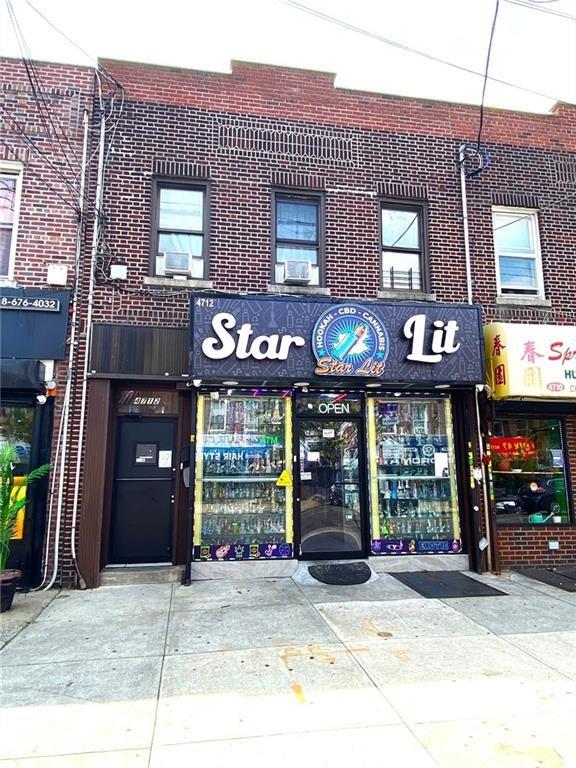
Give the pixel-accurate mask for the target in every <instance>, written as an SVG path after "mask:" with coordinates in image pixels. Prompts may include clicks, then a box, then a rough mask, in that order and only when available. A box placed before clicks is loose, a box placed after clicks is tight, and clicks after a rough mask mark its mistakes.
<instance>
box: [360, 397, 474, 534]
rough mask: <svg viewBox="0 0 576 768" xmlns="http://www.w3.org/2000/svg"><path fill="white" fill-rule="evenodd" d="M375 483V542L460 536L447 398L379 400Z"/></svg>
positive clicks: (374, 408) (373, 413) (375, 410)
mask: <svg viewBox="0 0 576 768" xmlns="http://www.w3.org/2000/svg"><path fill="white" fill-rule="evenodd" d="M371 409H372V411H371V417H372V418H373V420H374V421H373V424H374V427H373V430H374V438H375V445H372V446H371V450H372V451H373V457H372V466H373V470H374V472H375V475H376V477H375V478H374V480H373V482H372V484H371V492H372V496H373V498H372V506H373V525H374V527H375V528H376V527H377V528H378V530H377V531H375V536H374V539H376V540H380V539H382V540H386V539H393V540H409V541H411V542H412V543H413V544H417V543H418V542H419V541H424V540H426V541H434V540H440V539H446V540H449V541H454V540H459V538H460V528H459V521H458V498H457V488H456V477H455V468H454V447H453V439H452V425H451V417H450V401H449V400H448V399H447V398H442V399H440V398H438V399H436V398H434V399H432V398H430V399H421V400H420V399H406V400H401V401H398V400H396V401H390V400H381V399H379V398H374V400H373V401H372V404H371Z"/></svg>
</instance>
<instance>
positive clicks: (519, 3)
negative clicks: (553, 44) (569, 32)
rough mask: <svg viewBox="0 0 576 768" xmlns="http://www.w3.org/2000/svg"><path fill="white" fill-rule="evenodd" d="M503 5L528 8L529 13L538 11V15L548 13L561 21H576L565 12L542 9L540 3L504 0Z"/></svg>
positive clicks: (523, 0)
mask: <svg viewBox="0 0 576 768" xmlns="http://www.w3.org/2000/svg"><path fill="white" fill-rule="evenodd" d="M504 2H505V3H509V4H510V5H517V6H519V7H520V8H528V9H529V10H531V11H540V13H548V14H550V15H551V16H558V17H560V18H562V19H568V20H569V21H576V16H572V15H571V14H570V13H566V12H565V11H555V10H554V9H553V8H542V6H541V5H540V3H529V2H525V0H504Z"/></svg>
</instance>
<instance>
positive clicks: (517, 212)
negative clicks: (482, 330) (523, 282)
mask: <svg viewBox="0 0 576 768" xmlns="http://www.w3.org/2000/svg"><path fill="white" fill-rule="evenodd" d="M496 215H506V216H511V217H512V218H513V219H524V218H526V219H529V220H530V222H531V226H532V238H533V243H534V254H533V255H532V254H518V253H507V252H506V251H502V252H499V251H498V248H497V245H496V226H495V216H496ZM492 236H493V242H494V255H495V258H496V286H497V291H498V296H503V297H506V296H508V297H510V298H523V299H527V300H528V301H530V299H544V298H545V296H544V273H543V271H542V250H541V248H540V227H539V223H538V210H537V209H536V208H511V207H508V206H492ZM501 256H504V257H505V258H522V259H527V258H528V259H530V258H534V260H535V262H536V283H537V285H536V290H535V292H534V293H527V292H526V291H523V290H522V289H521V288H520V287H519V288H518V290H517V292H514V291H513V290H510V289H507V290H506V291H505V292H504V291H503V287H502V280H501V278H500V257H501Z"/></svg>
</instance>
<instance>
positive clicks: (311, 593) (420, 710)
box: [0, 574, 576, 768]
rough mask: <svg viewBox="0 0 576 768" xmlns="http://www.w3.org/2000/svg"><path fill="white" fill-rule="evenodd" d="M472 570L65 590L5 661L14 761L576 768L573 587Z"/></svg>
mask: <svg viewBox="0 0 576 768" xmlns="http://www.w3.org/2000/svg"><path fill="white" fill-rule="evenodd" d="M475 578H478V579H481V580H482V581H485V582H486V583H488V584H491V585H492V586H495V587H496V588H497V589H500V590H502V591H504V592H506V593H507V594H506V595H505V596H498V597H482V598H457V599H446V600H426V599H424V598H422V597H420V595H418V594H417V593H415V592H413V591H412V590H411V589H409V588H408V587H406V586H404V585H403V584H401V583H400V582H399V581H398V580H397V579H395V578H393V577H392V576H391V575H388V574H381V575H380V578H379V579H378V580H377V581H373V582H370V583H368V584H365V585H361V586H356V587H329V586H326V585H321V584H314V585H312V584H310V585H309V584H300V583H296V582H295V581H293V580H292V579H258V580H253V581H249V582H248V581H221V580H219V581H203V582H194V583H193V584H192V586H191V587H181V586H179V585H173V584H156V585H150V586H138V587H106V588H101V589H99V590H94V591H88V592H61V593H59V594H56V596H55V597H54V598H53V599H52V600H51V602H49V604H48V605H47V606H46V607H45V608H44V610H43V611H42V612H41V613H40V614H39V615H38V616H37V618H36V620H35V621H34V622H33V623H31V624H29V625H28V626H26V627H25V628H24V629H22V631H20V632H19V633H18V634H16V636H15V637H13V639H12V640H10V641H9V642H8V644H7V645H6V647H5V648H4V650H3V652H2V656H1V658H0V663H1V665H2V689H3V693H2V713H1V722H2V738H1V740H0V758H1V759H0V768H8V767H10V768H24V767H26V768H40V766H42V768H69V767H72V766H73V767H74V768H76V767H77V766H82V768H104V766H105V767H106V768H120V767H121V768H144V766H152V767H153V768H165V767H166V766H171V765H174V766H193V765H198V766H199V765H209V766H211V767H215V768H220V767H221V766H222V767H223V766H231V765H234V766H238V767H239V768H244V766H250V768H252V767H253V766H257V765H264V764H271V765H273V766H274V768H287V767H288V766H291V767H292V766H295V765H296V766H304V767H306V768H307V767H308V766H314V768H328V767H330V768H341V767H342V768H343V767H344V766H347V767H349V766H352V765H354V766H359V767H362V766H367V765H373V766H394V765H399V766H406V767H407V768H425V767H430V766H436V765H439V766H478V768H480V766H481V767H482V768H487V767H489V768H497V767H498V766H507V767H508V766H511V767H513V768H520V767H521V768H524V767H525V768H536V766H544V767H545V768H560V766H563V767H565V766H576V728H575V726H574V712H575V711H576V594H575V593H568V592H562V591H560V590H557V589H555V588H554V587H550V586H547V585H544V584H540V583H538V582H535V581H531V580H529V579H527V578H525V577H523V576H514V577H513V579H510V578H505V577H499V578H498V577H494V576H483V577H479V576H475ZM23 599H27V598H26V597H25V596H22V595H19V596H17V598H16V603H15V607H14V609H13V611H14V612H15V615H16V612H17V611H18V610H19V602H20V601H22V600H23ZM7 616H8V617H9V616H10V614H7Z"/></svg>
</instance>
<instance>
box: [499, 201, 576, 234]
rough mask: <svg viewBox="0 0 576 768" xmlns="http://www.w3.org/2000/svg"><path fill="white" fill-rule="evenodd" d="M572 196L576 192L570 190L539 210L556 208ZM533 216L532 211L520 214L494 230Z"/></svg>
mask: <svg viewBox="0 0 576 768" xmlns="http://www.w3.org/2000/svg"><path fill="white" fill-rule="evenodd" d="M572 197H576V192H570V194H569V195H566V196H565V197H560V198H559V199H558V200H554V202H552V203H549V204H548V205H543V206H541V207H539V208H538V211H549V210H550V208H556V206H557V205H560V203H563V202H565V201H566V200H570V199H571V198H572ZM531 216H532V214H531V213H527V214H526V215H525V216H518V218H517V219H512V221H507V222H506V224H500V226H499V227H494V231H495V232H496V231H497V230H498V229H504V227H510V226H512V224H516V223H517V222H518V221H523V220H524V219H529V218H530V217H531Z"/></svg>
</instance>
